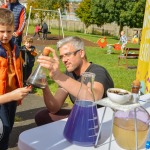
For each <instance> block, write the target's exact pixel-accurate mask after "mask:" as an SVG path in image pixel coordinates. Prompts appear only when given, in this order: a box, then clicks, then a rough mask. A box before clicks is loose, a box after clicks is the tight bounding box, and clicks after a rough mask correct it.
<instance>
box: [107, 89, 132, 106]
mask: <svg viewBox="0 0 150 150" xmlns="http://www.w3.org/2000/svg"><path fill="white" fill-rule="evenodd" d="M107 96H108V98H109V99H110V100H111V101H112V102H115V103H118V104H125V103H127V102H129V101H130V100H131V98H132V93H131V92H129V91H127V90H124V89H120V88H109V89H108V90H107Z"/></svg>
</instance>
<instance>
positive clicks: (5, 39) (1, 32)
mask: <svg viewBox="0 0 150 150" xmlns="http://www.w3.org/2000/svg"><path fill="white" fill-rule="evenodd" d="M13 32H14V26H10V25H1V24H0V41H1V42H2V43H4V44H6V43H9V41H10V40H11V38H12V34H13Z"/></svg>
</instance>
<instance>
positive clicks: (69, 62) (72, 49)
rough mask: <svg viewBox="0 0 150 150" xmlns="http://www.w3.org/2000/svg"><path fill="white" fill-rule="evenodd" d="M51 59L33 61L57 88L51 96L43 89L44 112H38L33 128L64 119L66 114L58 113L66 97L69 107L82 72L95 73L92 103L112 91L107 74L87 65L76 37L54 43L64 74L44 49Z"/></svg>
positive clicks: (110, 80)
mask: <svg viewBox="0 0 150 150" xmlns="http://www.w3.org/2000/svg"><path fill="white" fill-rule="evenodd" d="M47 48H48V49H50V51H51V52H52V54H53V57H48V56H39V57H38V59H37V61H38V62H39V63H40V65H41V66H43V67H45V68H47V69H48V70H49V76H50V78H51V79H53V80H54V81H55V82H56V83H57V84H58V85H59V87H58V90H57V91H56V93H55V94H54V96H53V94H52V93H51V91H50V89H49V88H48V85H47V86H46V88H45V89H43V96H44V102H45V104H46V107H47V109H45V110H42V111H40V112H38V113H37V114H36V116H35V121H36V124H37V125H43V124H46V123H50V122H53V121H56V120H59V119H63V118H65V117H67V116H68V115H69V113H70V110H65V109H61V107H62V105H63V104H64V101H65V99H66V98H67V96H68V95H69V97H70V99H71V101H72V103H74V102H75V99H76V96H77V94H78V91H79V89H80V85H81V83H80V80H81V75H82V73H84V72H92V73H95V75H96V77H95V81H94V85H93V92H94V96H95V100H99V99H101V98H104V97H106V91H107V89H108V88H112V87H114V84H113V81H112V79H111V77H110V75H109V73H108V72H107V70H106V69H105V68H104V67H102V66H99V65H96V64H93V63H92V62H88V61H87V57H86V52H85V48H84V43H83V41H82V40H81V39H80V38H79V37H66V38H64V39H62V40H60V41H59V42H58V43H57V48H58V50H59V53H60V55H59V57H60V59H61V61H62V63H63V64H64V65H65V67H66V73H62V72H61V71H60V69H59V63H60V62H59V59H58V57H57V55H56V52H55V50H54V49H52V48H50V47H47Z"/></svg>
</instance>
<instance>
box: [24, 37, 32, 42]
mask: <svg viewBox="0 0 150 150" xmlns="http://www.w3.org/2000/svg"><path fill="white" fill-rule="evenodd" d="M25 42H31V43H33V38H32V37H31V36H29V35H26V36H24V37H23V43H25Z"/></svg>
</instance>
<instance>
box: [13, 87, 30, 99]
mask: <svg viewBox="0 0 150 150" xmlns="http://www.w3.org/2000/svg"><path fill="white" fill-rule="evenodd" d="M31 89H32V87H24V88H18V89H16V90H14V91H12V92H10V95H11V98H12V99H13V100H15V101H17V100H20V99H23V98H24V97H25V96H27V95H28V93H29V92H30V91H31Z"/></svg>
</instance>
